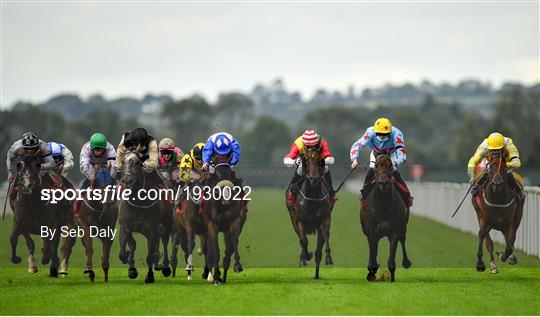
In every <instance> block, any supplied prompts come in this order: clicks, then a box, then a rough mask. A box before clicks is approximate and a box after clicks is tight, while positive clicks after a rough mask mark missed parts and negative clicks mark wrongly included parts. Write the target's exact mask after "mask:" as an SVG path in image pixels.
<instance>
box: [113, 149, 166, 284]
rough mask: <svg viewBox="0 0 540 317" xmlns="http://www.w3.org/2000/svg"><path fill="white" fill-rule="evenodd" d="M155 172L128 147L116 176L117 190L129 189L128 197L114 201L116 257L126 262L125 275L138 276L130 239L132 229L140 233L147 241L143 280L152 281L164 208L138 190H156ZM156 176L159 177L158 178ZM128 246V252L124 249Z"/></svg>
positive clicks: (133, 241)
mask: <svg viewBox="0 0 540 317" xmlns="http://www.w3.org/2000/svg"><path fill="white" fill-rule="evenodd" d="M154 173H155V171H150V172H148V171H146V170H144V169H143V165H142V162H141V159H140V158H139V154H138V148H137V149H135V150H128V151H127V153H126V155H125V157H124V162H123V167H122V177H121V179H120V186H121V187H122V188H121V190H122V191H124V190H127V189H129V190H131V195H130V197H129V198H128V199H125V200H124V199H122V200H120V201H118V202H117V204H118V222H119V223H120V253H119V255H118V257H119V258H120V260H121V261H122V263H124V264H126V263H127V264H129V269H128V277H129V278H130V279H134V278H136V277H137V276H138V272H137V269H136V268H135V249H136V247H137V244H136V242H135V239H134V238H133V233H134V232H139V233H141V234H142V235H143V236H144V237H145V238H146V239H147V241H148V250H147V255H146V265H147V266H148V273H147V274H146V277H145V279H144V282H145V283H154V281H155V280H154V272H153V270H152V265H153V264H154V263H155V262H156V256H157V252H158V243H159V234H158V231H159V225H160V221H161V217H162V211H163V210H164V207H163V206H162V205H163V203H162V202H161V200H159V199H155V200H150V199H148V197H146V199H141V197H139V193H140V192H142V191H143V190H144V191H146V192H147V193H148V190H150V189H157V188H158V183H159V180H158V179H156V177H157V175H155V174H154ZM158 178H159V177H158ZM126 246H129V251H127V250H126Z"/></svg>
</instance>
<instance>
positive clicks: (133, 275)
mask: <svg viewBox="0 0 540 317" xmlns="http://www.w3.org/2000/svg"><path fill="white" fill-rule="evenodd" d="M137 276H139V272H137V269H136V268H133V270H132V269H129V270H128V277H129V278H130V279H135V278H137Z"/></svg>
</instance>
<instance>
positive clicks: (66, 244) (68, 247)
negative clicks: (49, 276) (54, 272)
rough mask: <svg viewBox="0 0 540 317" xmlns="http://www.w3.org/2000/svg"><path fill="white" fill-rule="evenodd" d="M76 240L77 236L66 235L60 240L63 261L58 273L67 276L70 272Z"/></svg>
mask: <svg viewBox="0 0 540 317" xmlns="http://www.w3.org/2000/svg"><path fill="white" fill-rule="evenodd" d="M75 241H76V238H74V237H73V238H72V237H65V238H62V239H61V240H60V244H61V246H60V254H61V262H60V271H59V272H58V273H59V274H62V276H66V275H67V274H68V265H69V257H70V256H71V252H72V251H73V246H74V245H75Z"/></svg>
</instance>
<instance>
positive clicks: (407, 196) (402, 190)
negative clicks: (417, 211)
mask: <svg viewBox="0 0 540 317" xmlns="http://www.w3.org/2000/svg"><path fill="white" fill-rule="evenodd" d="M392 176H393V177H394V180H395V181H396V182H398V183H399V185H400V186H397V187H398V191H399V194H400V195H401V198H403V201H404V202H405V205H406V206H407V207H411V206H412V202H413V197H412V196H411V193H410V192H409V188H408V187H407V184H406V183H405V181H404V180H403V178H402V177H401V174H399V172H398V170H394V171H393V172H392Z"/></svg>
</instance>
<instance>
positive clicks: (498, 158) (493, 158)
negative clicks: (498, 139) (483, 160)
mask: <svg viewBox="0 0 540 317" xmlns="http://www.w3.org/2000/svg"><path fill="white" fill-rule="evenodd" d="M488 163H489V164H488V169H487V173H488V177H489V183H490V186H492V187H493V189H494V190H495V191H499V190H500V189H501V188H502V185H503V184H504V183H505V182H506V180H507V179H508V170H507V168H506V159H505V157H504V154H503V151H502V150H490V151H489V152H488Z"/></svg>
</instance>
